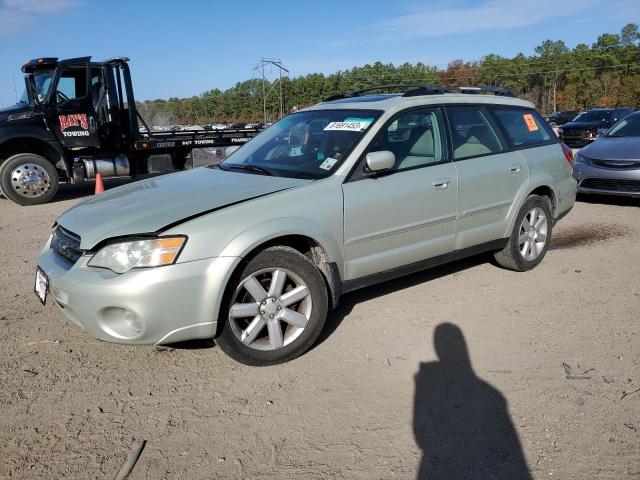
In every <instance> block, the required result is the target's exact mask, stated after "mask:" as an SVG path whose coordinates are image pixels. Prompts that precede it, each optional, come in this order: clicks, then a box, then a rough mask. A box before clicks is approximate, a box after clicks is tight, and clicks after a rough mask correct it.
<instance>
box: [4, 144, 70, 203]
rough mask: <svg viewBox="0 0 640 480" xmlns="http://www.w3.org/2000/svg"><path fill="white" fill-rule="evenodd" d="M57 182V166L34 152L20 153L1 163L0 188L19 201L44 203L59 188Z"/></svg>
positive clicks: (12, 198)
mask: <svg viewBox="0 0 640 480" xmlns="http://www.w3.org/2000/svg"><path fill="white" fill-rule="evenodd" d="M58 183H59V179H58V172H57V170H56V167H55V166H54V165H53V164H52V163H51V162H50V161H49V160H47V159H46V158H44V157H41V156H40V155H36V154H34V153H19V154H18V155H14V156H12V157H9V158H8V159H7V160H5V161H4V163H3V164H2V165H1V166H0V191H2V193H3V194H4V196H5V197H7V198H8V199H9V200H12V201H14V202H15V203H17V204H20V205H38V204H41V203H47V202H48V201H50V200H51V199H52V198H53V197H54V196H55V194H56V192H57V191H58Z"/></svg>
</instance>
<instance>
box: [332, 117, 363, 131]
mask: <svg viewBox="0 0 640 480" xmlns="http://www.w3.org/2000/svg"><path fill="white" fill-rule="evenodd" d="M371 122H373V118H347V119H346V120H345V121H344V122H331V123H329V124H328V125H327V126H326V127H324V130H325V131H331V130H333V131H336V130H338V131H343V132H362V131H364V130H366V129H367V127H368V126H369V125H370V124H371Z"/></svg>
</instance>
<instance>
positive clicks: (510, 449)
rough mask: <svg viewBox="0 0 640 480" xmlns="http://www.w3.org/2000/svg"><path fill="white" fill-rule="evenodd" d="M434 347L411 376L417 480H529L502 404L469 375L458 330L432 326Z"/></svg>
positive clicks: (487, 387)
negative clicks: (418, 457)
mask: <svg viewBox="0 0 640 480" xmlns="http://www.w3.org/2000/svg"><path fill="white" fill-rule="evenodd" d="M434 344H435V350H436V353H437V355H438V361H435V362H427V363H422V364H421V365H420V370H419V371H418V373H417V374H416V376H415V382H416V388H415V396H414V420H413V430H414V434H415V438H416V442H417V444H418V445H419V447H420V448H421V449H422V461H421V464H420V469H419V472H418V480H441V479H442V480H457V479H465V480H466V479H480V480H489V479H504V480H530V479H531V478H532V477H531V475H530V474H529V469H528V467H527V463H526V460H525V458H524V454H523V452H522V448H521V446H520V441H519V439H518V435H517V433H516V430H515V427H514V426H513V424H512V422H511V419H510V417H509V413H508V411H507V401H506V400H505V398H504V397H503V396H502V394H501V393H500V392H499V391H498V390H496V389H495V388H494V387H492V386H491V385H490V384H489V383H487V382H485V381H484V380H482V379H480V378H478V377H477V376H476V375H475V373H474V371H473V369H472V367H471V361H470V359H469V354H468V351H467V346H466V343H465V339H464V336H463V334H462V331H461V330H460V328H458V327H457V326H456V325H453V324H451V323H443V324H440V325H438V326H437V327H436V329H435V333H434Z"/></svg>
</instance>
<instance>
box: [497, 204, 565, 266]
mask: <svg viewBox="0 0 640 480" xmlns="http://www.w3.org/2000/svg"><path fill="white" fill-rule="evenodd" d="M552 227H553V217H552V214H551V203H550V201H549V199H548V198H547V197H541V196H539V195H531V196H530V197H529V198H527V200H526V201H525V202H524V205H523V206H522V208H521V209H520V212H519V213H518V217H517V218H516V222H515V224H514V228H513V231H512V232H511V236H510V237H509V242H508V243H507V246H506V247H504V248H503V249H502V250H500V251H499V252H497V253H496V254H495V255H494V258H495V259H496V262H498V264H499V265H500V266H501V267H504V268H507V269H509V270H515V271H517V272H524V271H526V270H531V269H532V268H534V267H536V266H537V265H538V264H539V263H540V262H541V261H542V259H543V258H544V256H545V254H546V253H547V249H548V248H549V243H550V242H551V230H552Z"/></svg>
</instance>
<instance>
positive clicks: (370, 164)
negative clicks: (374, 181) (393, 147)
mask: <svg viewBox="0 0 640 480" xmlns="http://www.w3.org/2000/svg"><path fill="white" fill-rule="evenodd" d="M365 163H366V165H365V171H366V172H372V173H380V172H384V171H387V170H391V169H392V168H393V167H394V165H395V164H396V156H395V155H394V154H393V152H390V151H389V150H381V151H379V152H369V153H367V156H366V157H365Z"/></svg>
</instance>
